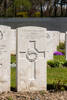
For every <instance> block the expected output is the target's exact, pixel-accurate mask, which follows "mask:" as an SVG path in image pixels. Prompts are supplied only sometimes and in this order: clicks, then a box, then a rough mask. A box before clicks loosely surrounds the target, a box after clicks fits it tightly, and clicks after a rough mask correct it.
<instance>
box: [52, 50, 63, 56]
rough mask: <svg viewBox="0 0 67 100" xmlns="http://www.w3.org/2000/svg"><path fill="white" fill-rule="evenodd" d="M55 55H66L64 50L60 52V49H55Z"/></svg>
mask: <svg viewBox="0 0 67 100" xmlns="http://www.w3.org/2000/svg"><path fill="white" fill-rule="evenodd" d="M53 55H64V54H63V53H62V52H59V51H55V52H54V53H53Z"/></svg>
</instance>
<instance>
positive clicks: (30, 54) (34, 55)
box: [26, 49, 37, 62]
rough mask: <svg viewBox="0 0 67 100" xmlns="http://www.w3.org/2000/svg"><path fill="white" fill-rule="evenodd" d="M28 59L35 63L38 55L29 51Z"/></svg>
mask: <svg viewBox="0 0 67 100" xmlns="http://www.w3.org/2000/svg"><path fill="white" fill-rule="evenodd" d="M26 58H27V60H28V61H30V62H35V60H36V59H37V53H36V52H34V51H32V50H29V49H28V51H27V54H26Z"/></svg>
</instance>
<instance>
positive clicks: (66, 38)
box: [65, 32, 67, 60]
mask: <svg viewBox="0 0 67 100" xmlns="http://www.w3.org/2000/svg"><path fill="white" fill-rule="evenodd" d="M65 55H66V60H67V32H66V34H65Z"/></svg>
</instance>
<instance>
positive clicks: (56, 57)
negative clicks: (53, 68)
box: [54, 55, 65, 62]
mask: <svg viewBox="0 0 67 100" xmlns="http://www.w3.org/2000/svg"><path fill="white" fill-rule="evenodd" d="M54 60H55V61H60V62H64V61H65V56H64V55H54Z"/></svg>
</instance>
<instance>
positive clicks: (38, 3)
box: [31, 0, 46, 17]
mask: <svg viewBox="0 0 67 100" xmlns="http://www.w3.org/2000/svg"><path fill="white" fill-rule="evenodd" d="M31 2H32V4H33V5H34V6H35V7H36V8H37V7H38V8H40V13H41V17H43V7H44V5H45V2H46V0H31Z"/></svg>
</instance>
